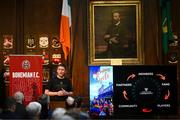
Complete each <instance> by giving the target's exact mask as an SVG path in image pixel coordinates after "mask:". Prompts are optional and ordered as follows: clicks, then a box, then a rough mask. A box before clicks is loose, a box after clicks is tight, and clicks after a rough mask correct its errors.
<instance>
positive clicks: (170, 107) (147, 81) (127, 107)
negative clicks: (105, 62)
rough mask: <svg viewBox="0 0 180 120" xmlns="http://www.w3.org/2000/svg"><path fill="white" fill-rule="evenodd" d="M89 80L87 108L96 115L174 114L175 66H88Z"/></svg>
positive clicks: (175, 97)
mask: <svg viewBox="0 0 180 120" xmlns="http://www.w3.org/2000/svg"><path fill="white" fill-rule="evenodd" d="M89 80H90V111H96V113H98V115H99V116H100V115H104V116H105V115H113V116H119V117H121V116H123V115H128V114H130V115H149V114H167V113H168V114H176V113H177V66H175V65H166V66H164V65H158V66H155V65H154V66H140V65H138V66H90V67H89ZM105 103H107V104H105ZM110 105H112V106H113V107H110ZM106 106H108V107H106ZM105 108H108V109H106V110H105V111H103V109H105ZM101 112H102V113H103V112H105V114H100V113H101Z"/></svg>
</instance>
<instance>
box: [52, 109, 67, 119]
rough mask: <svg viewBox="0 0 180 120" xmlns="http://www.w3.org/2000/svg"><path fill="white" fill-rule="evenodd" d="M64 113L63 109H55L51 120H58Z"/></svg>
mask: <svg viewBox="0 0 180 120" xmlns="http://www.w3.org/2000/svg"><path fill="white" fill-rule="evenodd" d="M65 113H66V109H65V108H56V109H55V110H54V111H53V113H52V119H53V120H58V119H60V118H61V117H62V116H63V115H64V114H65Z"/></svg>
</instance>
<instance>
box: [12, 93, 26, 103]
mask: <svg viewBox="0 0 180 120" xmlns="http://www.w3.org/2000/svg"><path fill="white" fill-rule="evenodd" d="M14 98H15V99H16V102H18V103H22V101H23V100H24V94H23V93H22V92H20V91H17V92H16V93H14Z"/></svg>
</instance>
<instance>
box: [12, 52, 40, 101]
mask: <svg viewBox="0 0 180 120" xmlns="http://www.w3.org/2000/svg"><path fill="white" fill-rule="evenodd" d="M9 65H10V66H9V67H10V95H11V96H12V95H13V94H14V93H15V92H17V91H21V92H23V93H24V96H25V100H24V104H28V103H29V102H30V101H34V100H37V98H38V97H39V95H41V94H42V57H41V56H40V55H10V64H9Z"/></svg>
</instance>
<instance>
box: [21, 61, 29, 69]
mask: <svg viewBox="0 0 180 120" xmlns="http://www.w3.org/2000/svg"><path fill="white" fill-rule="evenodd" d="M30 67H31V65H30V62H29V60H23V61H22V68H23V69H25V70H28V69H30Z"/></svg>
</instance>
